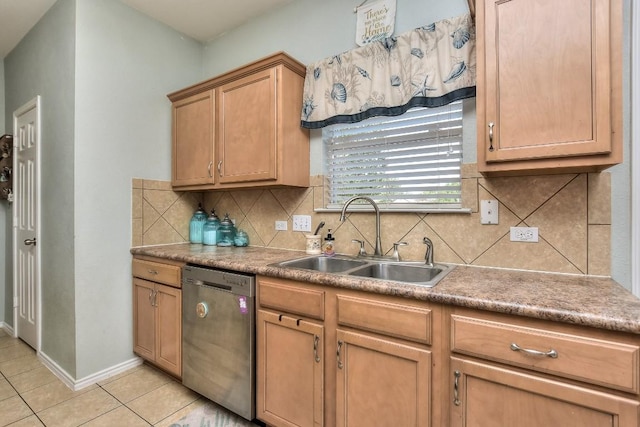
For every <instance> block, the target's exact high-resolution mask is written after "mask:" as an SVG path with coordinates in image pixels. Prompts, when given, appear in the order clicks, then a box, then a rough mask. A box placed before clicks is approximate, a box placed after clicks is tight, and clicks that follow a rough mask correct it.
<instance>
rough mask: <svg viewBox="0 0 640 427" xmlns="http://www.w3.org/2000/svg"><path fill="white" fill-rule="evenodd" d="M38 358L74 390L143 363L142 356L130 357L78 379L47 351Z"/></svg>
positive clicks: (39, 354)
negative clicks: (52, 358) (48, 354)
mask: <svg viewBox="0 0 640 427" xmlns="http://www.w3.org/2000/svg"><path fill="white" fill-rule="evenodd" d="M38 358H39V359H40V360H41V361H42V363H43V364H44V365H45V366H46V367H47V368H49V370H51V372H53V374H54V375H55V376H56V377H58V378H60V381H62V382H63V383H65V384H66V385H67V387H69V388H70V389H72V390H73V391H77V390H81V389H83V388H85V387H88V386H90V385H92V384H95V383H97V382H99V381H102V380H105V379H107V378H110V377H112V376H114V375H117V374H119V373H121V372H124V371H127V370H129V369H131V368H135V367H136V366H138V365H141V364H142V362H143V360H142V359H141V358H140V357H134V358H133V359H129V360H127V361H124V362H122V363H119V364H117V365H115V366H112V367H110V368H107V369H103V370H102V371H99V372H96V373H94V374H91V375H88V376H86V377H84V378H80V379H78V380H76V379H74V378H73V377H72V376H71V375H69V373H68V372H67V371H65V370H64V369H62V368H61V367H60V366H59V365H58V364H57V363H56V362H54V361H53V360H51V358H50V357H49V356H47V355H46V354H45V353H43V352H40V353H38Z"/></svg>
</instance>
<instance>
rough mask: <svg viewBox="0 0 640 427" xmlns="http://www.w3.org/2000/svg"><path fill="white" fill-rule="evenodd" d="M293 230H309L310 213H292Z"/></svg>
mask: <svg viewBox="0 0 640 427" xmlns="http://www.w3.org/2000/svg"><path fill="white" fill-rule="evenodd" d="M293 231H311V215H294V216H293Z"/></svg>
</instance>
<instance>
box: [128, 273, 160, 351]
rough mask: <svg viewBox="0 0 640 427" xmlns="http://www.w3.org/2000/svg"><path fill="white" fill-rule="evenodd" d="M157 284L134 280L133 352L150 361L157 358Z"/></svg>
mask: <svg viewBox="0 0 640 427" xmlns="http://www.w3.org/2000/svg"><path fill="white" fill-rule="evenodd" d="M154 286H155V284H154V283H152V282H147V281H146V280H141V279H138V278H134V279H133V351H134V352H135V353H136V354H138V355H140V356H141V357H144V358H145V359H148V360H154V359H155V357H156V321H155V308H154V306H153V299H154V295H155V287H154Z"/></svg>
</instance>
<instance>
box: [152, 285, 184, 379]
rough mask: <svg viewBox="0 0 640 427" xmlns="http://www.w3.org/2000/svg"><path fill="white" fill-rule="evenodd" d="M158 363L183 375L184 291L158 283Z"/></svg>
mask: <svg viewBox="0 0 640 427" xmlns="http://www.w3.org/2000/svg"><path fill="white" fill-rule="evenodd" d="M155 309H156V363H157V364H158V366H160V367H162V368H164V369H165V370H167V371H168V372H171V373H172V374H174V375H176V376H178V377H180V376H182V291H181V290H180V289H176V288H172V287H170V286H164V285H158V284H157V285H156V298H155Z"/></svg>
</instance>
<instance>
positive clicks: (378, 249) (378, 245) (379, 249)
mask: <svg viewBox="0 0 640 427" xmlns="http://www.w3.org/2000/svg"><path fill="white" fill-rule="evenodd" d="M355 200H364V201H366V202H369V203H370V204H371V206H373V209H374V210H375V212H376V247H375V249H374V255H378V256H382V241H381V240H380V209H379V208H378V205H377V204H376V202H374V201H373V199H372V198H370V197H367V196H354V197H352V198H350V199H349V200H347V201H346V202H345V203H344V206H342V212H340V222H344V221H345V220H346V219H347V216H346V214H347V208H348V207H349V205H350V204H351V202H353V201H355Z"/></svg>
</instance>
